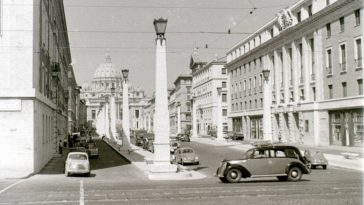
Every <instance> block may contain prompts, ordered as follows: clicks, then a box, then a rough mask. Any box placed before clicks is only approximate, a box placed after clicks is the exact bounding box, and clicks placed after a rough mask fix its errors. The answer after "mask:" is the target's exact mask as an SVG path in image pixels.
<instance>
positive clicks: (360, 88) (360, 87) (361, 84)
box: [358, 79, 363, 95]
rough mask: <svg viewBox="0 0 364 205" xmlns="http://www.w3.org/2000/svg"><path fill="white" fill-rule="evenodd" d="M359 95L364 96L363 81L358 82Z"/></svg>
mask: <svg viewBox="0 0 364 205" xmlns="http://www.w3.org/2000/svg"><path fill="white" fill-rule="evenodd" d="M358 94H359V95H363V79H359V80H358Z"/></svg>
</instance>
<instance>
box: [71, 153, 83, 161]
mask: <svg viewBox="0 0 364 205" xmlns="http://www.w3.org/2000/svg"><path fill="white" fill-rule="evenodd" d="M68 158H69V159H76V160H86V159H87V157H86V155H84V154H71V155H70V156H69V157H68Z"/></svg>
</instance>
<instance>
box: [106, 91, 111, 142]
mask: <svg viewBox="0 0 364 205" xmlns="http://www.w3.org/2000/svg"><path fill="white" fill-rule="evenodd" d="M104 112H105V127H104V130H105V136H106V137H107V138H109V139H111V138H110V110H109V99H108V98H107V97H105V111H104Z"/></svg>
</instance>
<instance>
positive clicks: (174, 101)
mask: <svg viewBox="0 0 364 205" xmlns="http://www.w3.org/2000/svg"><path fill="white" fill-rule="evenodd" d="M191 94H192V76H191V75H180V76H178V77H177V79H176V80H175V81H174V89H173V90H172V91H171V92H170V97H169V116H170V131H171V133H173V134H179V133H184V132H186V131H188V132H189V131H190V129H191Z"/></svg>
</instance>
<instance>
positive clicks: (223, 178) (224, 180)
mask: <svg viewBox="0 0 364 205" xmlns="http://www.w3.org/2000/svg"><path fill="white" fill-rule="evenodd" d="M219 179H220V180H221V181H222V182H224V183H227V182H228V180H227V179H226V178H225V177H219Z"/></svg>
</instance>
